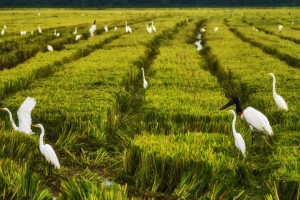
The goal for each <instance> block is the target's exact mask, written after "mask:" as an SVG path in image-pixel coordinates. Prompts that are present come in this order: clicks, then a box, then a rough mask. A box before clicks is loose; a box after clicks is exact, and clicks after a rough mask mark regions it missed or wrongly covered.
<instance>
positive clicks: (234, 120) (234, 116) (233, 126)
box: [232, 113, 236, 136]
mask: <svg viewBox="0 0 300 200" xmlns="http://www.w3.org/2000/svg"><path fill="white" fill-rule="evenodd" d="M235 122H236V114H235V113H233V120H232V134H233V136H234V135H235V133H236V130H235Z"/></svg>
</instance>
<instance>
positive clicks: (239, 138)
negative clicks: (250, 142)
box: [229, 110, 246, 157]
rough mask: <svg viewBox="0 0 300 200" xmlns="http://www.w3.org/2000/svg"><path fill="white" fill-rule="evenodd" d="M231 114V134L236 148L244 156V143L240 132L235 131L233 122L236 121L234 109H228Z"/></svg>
mask: <svg viewBox="0 0 300 200" xmlns="http://www.w3.org/2000/svg"><path fill="white" fill-rule="evenodd" d="M229 112H230V113H231V114H233V120H232V134H233V137H234V143H235V146H236V148H237V149H238V150H239V151H240V152H241V153H242V155H243V156H244V157H245V156H246V154H245V153H246V145H245V141H244V139H243V137H242V136H241V134H239V133H237V132H236V130H235V122H236V114H235V112H234V110H230V111H229Z"/></svg>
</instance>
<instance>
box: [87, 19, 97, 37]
mask: <svg viewBox="0 0 300 200" xmlns="http://www.w3.org/2000/svg"><path fill="white" fill-rule="evenodd" d="M95 30H96V20H94V24H93V25H92V26H91V28H90V30H89V32H90V34H91V36H94V32H95Z"/></svg>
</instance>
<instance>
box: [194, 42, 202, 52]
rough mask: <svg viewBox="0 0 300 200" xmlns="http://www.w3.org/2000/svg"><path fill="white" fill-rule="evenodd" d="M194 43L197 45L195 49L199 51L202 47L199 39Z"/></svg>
mask: <svg viewBox="0 0 300 200" xmlns="http://www.w3.org/2000/svg"><path fill="white" fill-rule="evenodd" d="M195 45H196V47H197V51H201V50H202V49H203V47H202V44H201V40H199V41H196V42H195Z"/></svg>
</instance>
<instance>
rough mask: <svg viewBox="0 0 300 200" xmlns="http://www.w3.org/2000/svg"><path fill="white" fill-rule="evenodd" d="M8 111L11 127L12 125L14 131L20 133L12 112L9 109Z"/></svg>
mask: <svg viewBox="0 0 300 200" xmlns="http://www.w3.org/2000/svg"><path fill="white" fill-rule="evenodd" d="M6 111H7V112H8V115H9V120H10V122H11V125H12V127H13V129H14V130H15V131H18V130H19V128H18V127H17V125H16V124H15V122H14V119H13V118H12V114H11V112H10V111H9V110H8V109H7V110H6Z"/></svg>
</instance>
